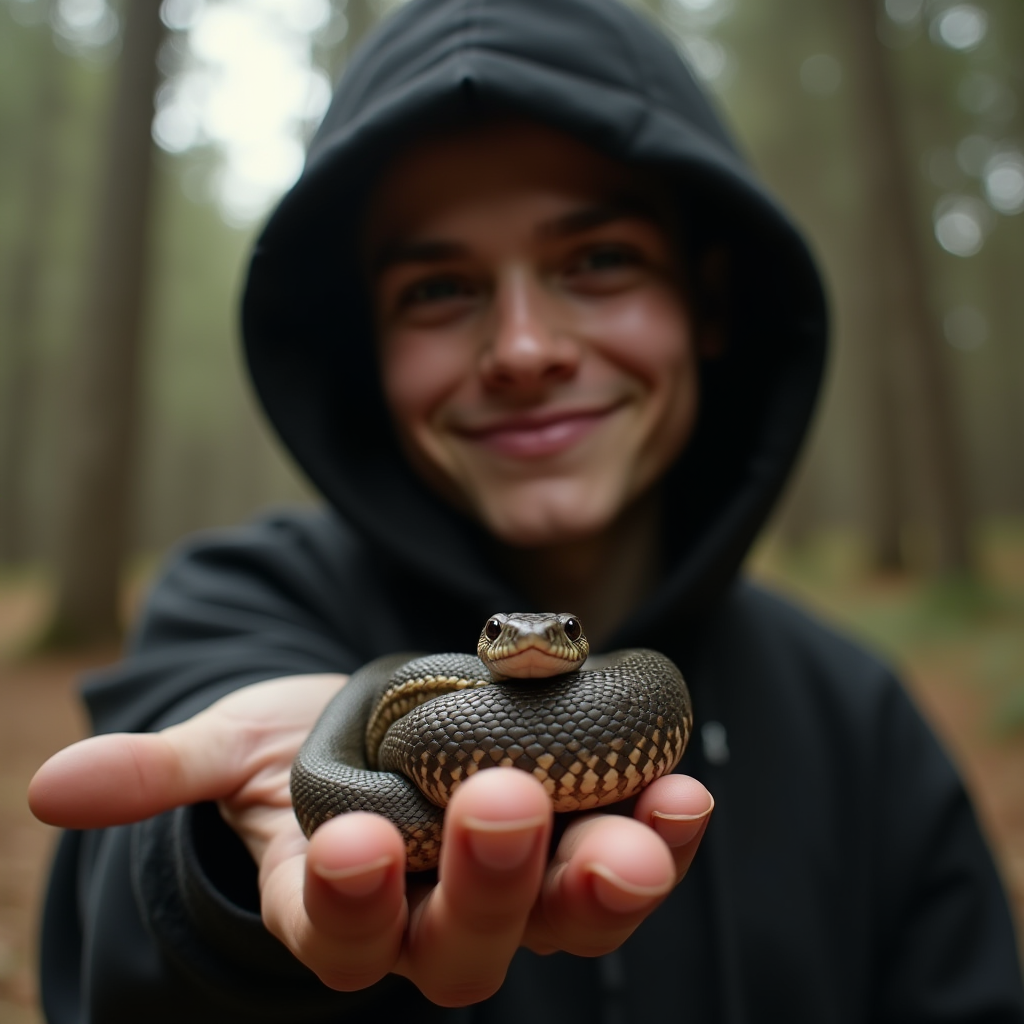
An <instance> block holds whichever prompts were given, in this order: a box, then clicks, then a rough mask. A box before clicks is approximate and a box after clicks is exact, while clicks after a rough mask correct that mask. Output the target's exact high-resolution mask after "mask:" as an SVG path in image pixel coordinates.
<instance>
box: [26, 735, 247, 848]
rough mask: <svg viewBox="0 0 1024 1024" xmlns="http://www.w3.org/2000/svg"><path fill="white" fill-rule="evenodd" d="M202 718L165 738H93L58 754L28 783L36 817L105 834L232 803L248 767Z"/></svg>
mask: <svg viewBox="0 0 1024 1024" xmlns="http://www.w3.org/2000/svg"><path fill="white" fill-rule="evenodd" d="M202 718H203V716H202V715H199V716H196V718H193V719H190V720H189V722H186V723H184V724H183V725H180V726H175V727H174V728H173V729H168V730H166V731H165V732H162V733H111V734H108V735H105V736H93V737H91V738H89V739H86V740H81V741H80V742H79V743H75V744H73V745H72V746H70V747H67V748H65V749H64V750H61V751H59V752H58V753H56V754H54V755H53V757H51V758H50V759H49V760H48V761H47V762H46V763H45V764H44V765H43V766H42V767H41V768H40V769H39V771H37V772H36V774H35V776H34V777H33V779H32V781H31V783H29V790H28V801H29V806H30V807H31V809H32V813H33V814H34V815H35V816H36V817H37V818H39V819H40V820H41V821H44V822H46V823H47V824H48V825H59V826H61V827H63V828H106V827H108V826H110V825H126V824H129V823H131V822H133V821H141V820H142V819H143V818H149V817H152V816H153V815H154V814H160V813H161V812H163V811H166V810H170V809H171V808H172V807H177V806H179V805H181V804H190V803H197V802H199V801H202V800H216V799H219V798H220V797H224V796H227V795H229V794H230V793H232V792H233V791H234V790H235V789H237V788H238V786H239V785H240V784H241V782H242V781H243V773H242V769H243V767H244V761H243V760H242V759H240V758H238V757H237V756H236V745H235V744H233V743H231V742H225V739H224V738H223V737H219V736H214V735H211V730H210V728H209V727H208V723H206V722H203V721H201V719H202ZM213 740H216V742H211V741H213Z"/></svg>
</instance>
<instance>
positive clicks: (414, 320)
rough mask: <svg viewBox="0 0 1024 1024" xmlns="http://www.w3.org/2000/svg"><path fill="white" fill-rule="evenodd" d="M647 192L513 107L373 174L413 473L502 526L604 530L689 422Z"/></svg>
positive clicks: (686, 363) (686, 337)
mask: <svg viewBox="0 0 1024 1024" xmlns="http://www.w3.org/2000/svg"><path fill="white" fill-rule="evenodd" d="M658 195H659V189H658V186H657V182H656V180H655V179H654V178H653V177H651V176H648V175H645V174H642V173H640V172H637V171H636V170H635V169H630V168H628V167H626V166H625V165H622V164H619V163H617V162H615V161H613V160H610V159H608V158H606V157H604V156H601V155H600V154H598V153H596V152H595V151H593V150H591V149H590V148H588V147H587V146H585V145H583V144H582V143H580V142H577V141H575V140H574V139H572V138H571V137H569V136H566V135H562V134H561V133H558V132H555V131H552V130H549V129H546V128H543V127H540V126H537V125H533V124H529V123H519V122H516V123H510V124H503V125H500V126H493V127H489V128H487V129H484V130H482V131H480V130H478V131H474V132H472V133H470V132H465V133H462V134H457V135H451V136H445V137H442V138H441V139H435V140H433V141H431V142H430V143H428V144H424V145H421V146H420V147H419V148H417V149H415V150H413V151H412V152H411V153H410V154H408V155H407V156H405V157H403V158H402V159H401V160H400V161H397V162H396V164H395V166H394V167H393V169H392V170H391V172H390V173H389V174H388V175H387V176H385V178H384V179H383V180H382V181H381V183H380V185H379V186H378V188H377V191H376V193H375V195H374V199H373V203H372V207H371V213H370V218H369V222H368V230H367V253H368V257H367V258H368V263H369V268H370V273H371V279H372V284H373V296H374V306H375V317H376V326H377V334H378V340H379V346H380V361H381V373H382V378H383V384H384V392H385V397H386V400H387V402H388V405H389V408H390V410H391V414H392V416H393V418H394V421H395V423H396V425H397V429H398V432H399V435H400V437H401V440H402V443H403V445H404V447H405V450H406V452H407V454H408V456H409V458H410V459H411V461H412V463H413V465H414V466H415V468H416V469H417V471H418V472H419V473H420V474H421V476H423V477H424V478H425V479H426V480H427V481H428V482H429V483H431V484H432V486H434V487H435V488H436V489H437V490H438V491H439V492H440V493H442V494H443V495H446V496H447V497H448V498H449V500H451V501H453V502H454V503H456V504H458V505H459V506H460V507H463V508H467V509H469V510H470V511H471V512H472V513H473V514H474V515H475V516H476V517H477V518H478V519H479V520H480V521H482V522H483V523H484V525H485V526H487V528H488V529H489V530H490V531H491V532H492V533H493V534H495V535H496V536H497V537H498V538H499V539H501V540H502V541H504V542H506V543H508V544H511V545H514V546H520V547H534V546H547V545H557V544H561V543H566V542H570V541H576V540H580V539H584V538H588V537H593V536H596V535H598V534H601V533H602V532H603V531H605V530H607V529H609V528H610V527H611V526H612V524H614V523H615V522H616V521H617V520H618V518H619V517H620V516H621V515H622V513H623V512H624V511H625V510H626V508H627V507H629V506H630V505H631V504H632V503H633V502H634V501H635V500H636V499H637V498H638V497H640V496H641V495H643V494H644V493H645V492H647V491H648V490H649V489H650V488H651V486H652V485H653V484H654V483H655V481H657V480H658V478H659V477H660V476H661V475H662V474H663V473H664V472H665V470H666V469H667V467H668V466H669V465H670V464H671V462H672V461H673V460H674V459H675V458H676V456H677V455H678V454H679V452H680V451H681V450H682V448H683V446H684V445H685V444H686V441H687V440H688V438H689V436H690V434H691V432H692V429H693V424H694V421H695V418H696V414H697V406H698V388H697V359H696V355H695V351H694V345H695V341H694V337H693V327H692V323H691V317H690V313H689V309H688V306H687V302H686V299H685V296H684V288H683V273H682V266H681V261H680V256H679V253H678V252H677V250H676V246H675V243H674V241H673V238H672V236H671V235H670V231H669V229H670V227H671V213H670V208H669V206H668V204H667V203H664V202H659V200H658V198H657V197H658Z"/></svg>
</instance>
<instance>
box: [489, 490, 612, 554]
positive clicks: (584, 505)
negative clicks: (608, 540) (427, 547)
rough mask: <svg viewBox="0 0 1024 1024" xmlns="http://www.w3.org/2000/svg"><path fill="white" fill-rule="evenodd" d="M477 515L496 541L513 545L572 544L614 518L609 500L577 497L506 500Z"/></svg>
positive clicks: (592, 534)
mask: <svg viewBox="0 0 1024 1024" xmlns="http://www.w3.org/2000/svg"><path fill="white" fill-rule="evenodd" d="M478 515H479V516H480V518H481V519H482V520H483V523H484V525H485V526H486V527H487V528H488V529H489V530H490V531H491V533H493V534H494V535H495V536H496V537H497V538H498V540H500V541H502V542H503V543H505V544H508V545H509V546H510V547H515V548H546V547H556V546H558V545H562V544H573V543H576V542H578V541H584V540H588V539H590V538H592V537H596V536H598V535H599V534H601V533H603V532H604V531H605V530H606V529H608V527H609V526H610V525H611V524H612V522H613V520H614V519H615V509H614V508H611V507H609V503H606V502H595V501H594V500H593V499H592V498H591V499H589V500H588V499H587V498H584V497H582V496H581V497H580V498H579V499H578V500H576V501H573V502H568V503H567V502H564V501H559V502H551V501H547V502H545V501H543V500H532V501H531V500H525V501H514V502H513V501H506V502H500V503H496V507H491V508H482V509H479V510H478Z"/></svg>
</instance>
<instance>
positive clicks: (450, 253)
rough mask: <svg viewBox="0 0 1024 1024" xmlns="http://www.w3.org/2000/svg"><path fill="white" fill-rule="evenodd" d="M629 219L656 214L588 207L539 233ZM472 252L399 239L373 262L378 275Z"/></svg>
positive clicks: (630, 206)
mask: <svg viewBox="0 0 1024 1024" xmlns="http://www.w3.org/2000/svg"><path fill="white" fill-rule="evenodd" d="M626 218H640V219H642V220H656V217H655V215H654V213H653V212H652V211H650V210H648V209H646V208H645V207H644V205H643V204H642V203H640V202H638V201H637V200H635V199H621V200H615V201H613V202H610V203H601V204H599V205H596V206H585V207H582V208H581V209H578V210H570V211H569V212H568V213H565V214H562V215H561V216H560V217H555V218H553V219H552V220H549V221H545V222H544V223H543V224H541V225H540V226H539V228H538V231H537V233H538V234H539V235H540V236H541V237H546V238H566V237H570V236H572V235H577V234H583V233H584V232H586V231H592V230H593V229H594V228H599V227H602V226H604V225H605V224H610V223H612V222H614V221H617V220H623V219H626ZM468 251H469V250H468V249H467V248H466V246H464V245H462V244H461V243H459V242H450V241H446V240H443V239H424V240H422V241H408V240H403V239H395V240H394V241H392V242H389V243H388V244H387V245H385V246H384V247H383V249H381V251H380V253H379V254H378V256H377V258H376V259H375V260H374V261H373V271H374V274H375V275H379V274H381V273H382V272H383V271H385V270H387V269H388V268H389V267H393V266H395V265H396V264H401V263H444V262H445V261H447V260H452V259H458V258H459V257H460V256H465V255H466V254H467V252H468Z"/></svg>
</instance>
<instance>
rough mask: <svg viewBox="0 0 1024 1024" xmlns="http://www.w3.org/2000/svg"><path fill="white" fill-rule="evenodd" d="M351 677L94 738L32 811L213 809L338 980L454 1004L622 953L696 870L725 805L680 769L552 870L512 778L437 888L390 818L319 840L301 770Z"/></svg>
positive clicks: (546, 814)
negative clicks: (509, 980) (389, 978)
mask: <svg viewBox="0 0 1024 1024" xmlns="http://www.w3.org/2000/svg"><path fill="white" fill-rule="evenodd" d="M345 679H346V677H345V676H340V675H306V676H293V677H288V678H282V679H274V680H270V681H269V682H264V683H257V684H255V685H253V686H247V687H245V688H243V689H241V690H238V691H236V692H235V693H232V694H229V695H228V696H227V697H224V698H222V699H221V700H219V701H217V703H215V704H213V705H212V706H211V707H209V708H208V709H207V710H206V711H203V712H202V713H200V714H198V715H196V716H195V717H194V718H191V719H189V720H188V721H186V722H183V723H181V724H180V725H176V726H172V727H171V728H168V729H165V730H164V731H163V732H159V733H147V734H136V733H118V734H112V735H106V736H96V737H93V738H91V739H87V740H82V741H81V742H80V743H76V744H74V745H73V746H70V747H68V748H67V749H65V750H62V751H60V753H58V754H56V755H54V756H53V757H52V758H50V760H49V761H47V762H46V764H44V765H43V766H42V768H40V769H39V771H38V772H37V773H36V776H35V778H34V779H33V780H32V783H31V785H30V787H29V804H30V805H31V808H32V811H33V813H35V815H36V816H37V817H38V818H40V819H41V820H43V821H45V822H47V823H48V824H51V825H59V826H62V827H64V828H76V829H82V828H105V827H108V826H112V825H121V824H128V823H130V822H134V821H139V820H142V819H144V818H148V817H151V816H153V815H155V814H159V813H161V812H163V811H167V810H170V809H171V808H173V807H177V806H181V805H185V804H192V803H197V802H200V801H206V800H216V801H218V804H219V806H220V810H221V814H222V815H223V816H224V818H225V820H226V821H227V822H228V823H229V824H230V825H231V826H232V828H234V829H235V831H236V832H237V833H238V834H239V835H240V836H241V838H242V840H243V841H244V842H245V844H246V846H247V847H248V849H249V851H250V853H251V854H252V856H253V858H254V859H255V861H256V863H257V865H258V867H259V884H260V902H261V907H262V913H263V920H264V923H265V924H266V926H267V928H268V929H269V930H270V931H271V932H272V933H273V934H274V935H276V936H277V937H278V938H279V939H280V940H281V941H282V942H283V943H284V944H285V945H286V946H287V947H288V949H289V950H291V952H292V953H293V954H294V955H295V956H296V957H297V958H298V959H299V960H301V961H302V962H303V963H304V964H306V965H307V966H308V967H310V968H311V969H312V970H313V971H315V972H316V974H317V975H318V976H319V977H320V979H321V980H322V981H323V982H324V983H325V984H326V985H329V986H331V987H332V988H335V989H339V990H343V991H354V990H356V989H361V988H365V987H366V986H368V985H372V984H373V983H374V982H376V981H378V980H379V979H380V978H382V977H383V976H384V975H386V974H387V973H389V972H394V973H397V974H401V975H404V976H405V977H407V978H409V979H410V980H411V981H413V982H414V983H415V984H416V985H417V986H418V987H419V988H420V989H421V991H422V992H423V993H424V995H426V996H427V997H428V998H429V999H431V1000H433V1001H434V1002H436V1003H439V1004H441V1005H443V1006H461V1005H466V1004H469V1003H473V1002H477V1001H479V1000H481V999H485V998H487V997H488V996H490V995H492V994H493V993H494V992H495V991H496V990H497V989H498V987H499V986H500V985H501V983H502V981H503V979H504V977H505V972H506V970H507V968H508V964H509V961H510V960H511V959H512V956H513V954H514V953H515V951H516V949H517V948H518V947H519V946H521V945H525V946H528V947H529V948H531V949H533V950H534V951H536V952H540V953H547V952H553V951H555V950H566V951H568V952H570V953H575V954H577V955H580V956H596V955H600V954H602V953H606V952H608V951H610V950H612V949H615V948H617V947H618V946H619V945H620V944H621V943H622V942H623V941H624V940H625V939H626V938H627V937H628V936H629V935H630V933H631V932H632V931H633V930H634V929H635V928H636V927H637V925H638V924H639V923H640V922H641V921H642V920H643V919H644V917H646V916H647V914H649V913H650V912H651V911H652V910H653V909H654V908H655V907H656V906H657V905H658V904H659V903H660V902H661V900H662V899H663V898H664V897H665V896H666V895H667V894H668V892H669V891H670V890H671V889H672V887H673V886H674V885H675V884H676V883H677V882H678V881H679V880H680V879H681V878H682V877H683V876H684V875H685V874H686V871H687V869H688V868H689V866H690V862H691V861H692V859H693V856H694V854H695V853H696V850H697V847H698V845H699V843H700V840H701V837H702V836H703V834H704V829H705V826H706V825H707V821H708V818H709V816H710V813H711V809H712V807H713V801H712V799H711V795H710V794H709V793H708V791H707V790H706V789H705V788H704V787H703V786H702V785H701V784H700V783H699V782H697V781H696V780H695V779H691V778H689V777H687V776H682V775H670V776H666V777H664V778H661V779H658V780H657V781H656V782H654V783H653V784H652V785H651V786H649V787H648V788H647V789H646V790H644V792H643V793H642V794H641V795H640V797H639V799H638V800H637V802H636V805H635V808H634V812H633V814H634V816H633V818H628V817H625V816H622V815H616V814H591V815H588V816H586V817H582V818H580V819H578V820H576V821H574V822H573V823H572V824H571V825H570V826H569V827H568V828H567V829H566V832H565V834H564V836H563V837H562V840H561V842H560V843H559V846H558V849H557V851H556V853H555V856H554V857H553V859H552V860H551V861H550V863H549V862H548V840H549V836H550V832H551V826H552V810H551V804H550V801H549V799H548V797H547V795H546V794H545V792H544V790H543V788H542V787H541V785H540V783H539V782H538V781H537V780H536V779H535V778H533V777H532V776H531V775H528V774H527V773H525V772H521V771H518V770H517V769H514V768H494V769H489V770H487V771H484V772H480V773H478V774H477V775H474V776H472V777H471V778H470V779H468V780H467V781H466V782H465V783H464V784H463V785H462V786H461V787H460V788H459V790H458V791H457V792H456V793H455V795H454V797H453V798H452V801H451V803H450V804H449V806H448V808H447V810H446V812H445V823H444V843H443V846H442V850H441V861H440V864H439V869H438V882H437V884H436V885H434V886H427V885H421V884H418V883H416V882H415V881H413V883H412V884H411V885H410V886H409V887H408V888H407V886H406V874H405V867H404V865H405V851H404V846H403V843H402V839H401V836H400V835H399V833H398V830H397V829H396V828H395V827H394V826H393V825H392V824H391V823H390V822H388V821H386V820H385V819H384V818H381V817H378V816H376V815H372V814H361V813H356V814H348V815H344V816H342V817H339V818H335V819H333V820H331V821H329V822H327V823H326V824H325V825H323V826H322V827H321V828H319V829H318V830H317V831H316V832H315V833H314V835H313V837H312V839H311V840H307V839H306V838H305V836H304V835H303V834H302V832H301V830H300V829H299V826H298V822H297V821H296V819H295V815H294V814H293V812H292V806H291V796H290V793H289V788H288V785H289V773H290V769H291V763H292V760H293V759H294V757H295V755H296V753H297V752H298V749H299V747H300V746H301V744H302V742H303V740H304V739H305V738H306V735H307V734H308V733H309V731H310V729H311V728H312V726H313V724H314V722H315V721H316V719H317V717H318V716H319V714H320V712H321V711H322V710H323V708H324V707H325V706H326V704H327V702H328V701H329V700H330V699H331V697H333V696H334V694H335V693H336V692H337V691H338V689H339V688H340V687H341V686H342V685H344V683H345ZM409 877H410V878H413V879H414V876H409Z"/></svg>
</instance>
